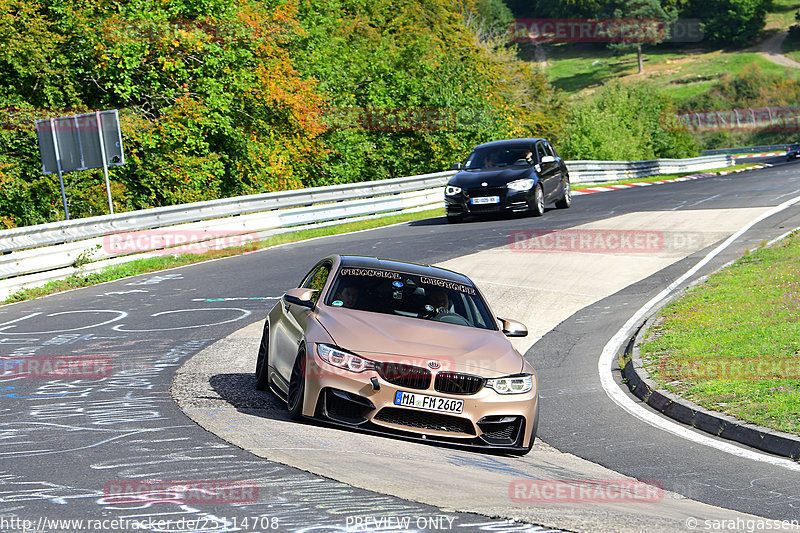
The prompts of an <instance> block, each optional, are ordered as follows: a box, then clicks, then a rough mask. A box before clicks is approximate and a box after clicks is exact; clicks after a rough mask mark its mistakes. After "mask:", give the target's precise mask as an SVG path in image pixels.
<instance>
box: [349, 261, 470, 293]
mask: <svg viewBox="0 0 800 533" xmlns="http://www.w3.org/2000/svg"><path fill="white" fill-rule="evenodd" d="M339 257H340V259H341V266H342V267H356V268H372V269H376V270H391V271H396V272H404V273H407V274H416V275H419V276H428V277H432V278H439V279H444V280H448V281H455V282H456V283H461V284H464V285H469V286H471V287H474V286H475V284H474V283H472V280H470V279H469V278H468V277H467V276H465V275H463V274H459V273H458V272H453V271H452V270H447V269H444V268H439V267H435V266H431V265H423V264H418V263H408V262H406V261H398V260H395V259H383V258H380V257H370V256H364V255H342V256H339Z"/></svg>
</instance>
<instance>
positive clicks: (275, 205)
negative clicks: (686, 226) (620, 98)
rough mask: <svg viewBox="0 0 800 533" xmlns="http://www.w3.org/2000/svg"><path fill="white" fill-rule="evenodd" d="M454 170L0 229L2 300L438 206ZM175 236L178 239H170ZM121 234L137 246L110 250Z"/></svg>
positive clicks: (580, 166) (619, 175) (669, 162)
mask: <svg viewBox="0 0 800 533" xmlns="http://www.w3.org/2000/svg"><path fill="white" fill-rule="evenodd" d="M732 164H733V158H732V157H731V156H727V155H722V156H707V157H697V158H692V159H656V160H651V161H568V162H567V167H568V169H569V172H570V179H571V181H572V182H573V183H582V182H584V183H585V182H590V181H591V182H603V181H612V180H618V179H625V178H632V177H643V176H652V175H661V174H674V173H683V172H695V171H702V170H709V169H712V168H720V167H724V166H730V165H732ZM455 173H456V172H455V171H447V172H437V173H433V174H424V175H420V176H409V177H403V178H395V179H389V180H381V181H373V182H363V183H349V184H343V185H332V186H326V187H314V188H309V189H301V190H294V191H281V192H274V193H265V194H256V195H249V196H239V197H234V198H224V199H219V200H212V201H208V202H197V203H192V204H183V205H177V206H169V207H159V208H154V209H145V210H141V211H134V212H128V213H120V214H116V215H105V216H99V217H91V218H85V219H77V220H69V221H62V222H52V223H48V224H40V225H37V226H27V227H22V228H13V229H8V230H2V231H0V252H2V254H3V255H0V298H3V299H4V298H5V297H7V296H8V295H9V294H12V293H13V292H16V291H17V290H19V289H20V288H23V287H25V286H30V285H35V284H39V283H42V282H45V281H48V280H52V279H61V278H65V277H67V276H69V275H70V274H73V273H75V272H76V270H77V267H76V266H75V265H76V264H78V263H88V264H86V265H85V266H84V267H83V268H84V269H85V270H88V271H91V270H99V269H100V268H102V267H104V266H107V265H110V264H115V263H121V262H126V261H131V260H133V259H137V258H140V257H146V256H147V255H148V254H152V253H157V252H161V253H170V250H175V251H180V250H181V248H180V247H179V245H181V244H184V245H185V244H189V243H198V242H206V243H207V244H208V247H214V246H217V245H219V241H220V239H221V238H224V237H232V236H240V237H241V238H240V239H238V240H237V239H234V242H236V243H242V242H244V241H247V240H254V239H263V238H266V237H268V236H269V235H273V234H276V233H280V232H286V231H293V230H295V229H297V228H298V227H303V228H306V227H309V226H322V225H332V224H338V223H342V222H349V221H351V220H353V217H357V218H365V217H378V216H386V215H390V214H397V213H403V212H410V211H421V210H425V209H433V208H436V207H441V206H442V203H443V187H444V185H445V184H446V183H447V180H448V179H449V178H450V177H451V176H453V175H455ZM176 234H180V236H181V238H175V235H176ZM120 235H124V236H125V238H126V239H128V240H130V241H131V242H135V243H138V244H137V245H136V246H133V247H126V246H122V247H119V246H115V245H114V243H119V242H120V239H121V238H120V237H119V236H120ZM170 235H172V237H170ZM223 240H224V239H223ZM228 242H229V243H230V242H231V241H230V239H229V240H228ZM142 243H144V244H142Z"/></svg>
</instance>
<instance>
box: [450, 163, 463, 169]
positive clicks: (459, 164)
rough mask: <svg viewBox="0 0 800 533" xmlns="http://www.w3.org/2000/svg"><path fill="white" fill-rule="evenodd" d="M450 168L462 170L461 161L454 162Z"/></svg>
mask: <svg viewBox="0 0 800 533" xmlns="http://www.w3.org/2000/svg"><path fill="white" fill-rule="evenodd" d="M450 170H461V163H453V166H452V167H450Z"/></svg>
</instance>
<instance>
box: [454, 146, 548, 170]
mask: <svg viewBox="0 0 800 533" xmlns="http://www.w3.org/2000/svg"><path fill="white" fill-rule="evenodd" d="M535 162H536V161H535V154H534V153H533V146H531V145H512V146H499V147H488V148H480V149H477V150H473V151H472V153H471V154H469V157H467V162H466V163H464V168H465V169H467V170H476V169H490V168H500V167H507V166H511V165H532V164H533V163H535Z"/></svg>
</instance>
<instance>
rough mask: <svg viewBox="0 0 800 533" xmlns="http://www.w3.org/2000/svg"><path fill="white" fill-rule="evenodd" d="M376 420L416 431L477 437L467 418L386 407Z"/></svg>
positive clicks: (376, 416)
mask: <svg viewBox="0 0 800 533" xmlns="http://www.w3.org/2000/svg"><path fill="white" fill-rule="evenodd" d="M375 420H380V421H382V422H387V423H389V424H396V425H398V426H406V427H410V428H416V429H428V430H434V431H447V432H449V433H464V434H467V435H475V426H473V425H472V422H470V421H469V420H467V419H466V418H459V417H457V416H450V415H445V414H441V413H428V412H425V411H414V410H412V409H400V408H399V407H384V408H383V409H381V410H380V411H379V412H378V414H377V415H375Z"/></svg>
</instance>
